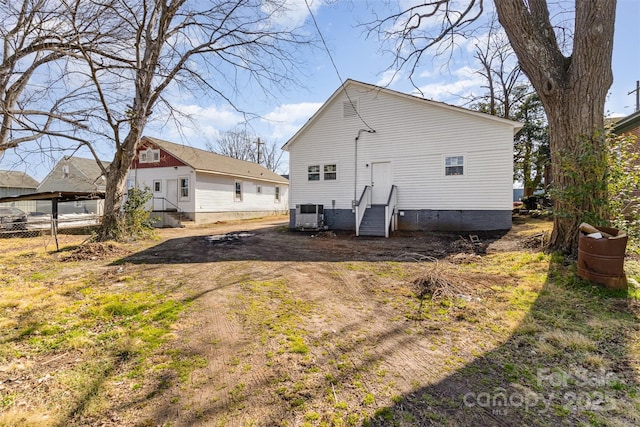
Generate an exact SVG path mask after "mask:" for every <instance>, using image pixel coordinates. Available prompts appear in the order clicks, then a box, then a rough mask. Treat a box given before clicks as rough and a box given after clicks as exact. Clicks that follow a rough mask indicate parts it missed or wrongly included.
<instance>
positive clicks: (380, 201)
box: [371, 162, 392, 205]
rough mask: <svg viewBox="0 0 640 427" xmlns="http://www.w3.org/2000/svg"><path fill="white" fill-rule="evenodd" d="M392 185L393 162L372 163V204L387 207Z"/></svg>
mask: <svg viewBox="0 0 640 427" xmlns="http://www.w3.org/2000/svg"><path fill="white" fill-rule="evenodd" d="M391 184H392V180H391V162H375V163H371V190H372V192H371V204H373V205H386V204H387V199H388V198H389V192H390V191H391Z"/></svg>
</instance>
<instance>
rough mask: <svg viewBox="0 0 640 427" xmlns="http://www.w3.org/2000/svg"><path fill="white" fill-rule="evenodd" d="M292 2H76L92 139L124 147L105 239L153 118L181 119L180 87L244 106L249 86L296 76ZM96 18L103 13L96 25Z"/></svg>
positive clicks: (113, 229) (73, 16)
mask: <svg viewBox="0 0 640 427" xmlns="http://www.w3.org/2000/svg"><path fill="white" fill-rule="evenodd" d="M285 6H286V2H285V1H284V0H267V1H259V0H212V1H207V2H199V1H196V0H164V1H161V0H142V1H140V0H135V1H134V0H102V1H98V0H86V1H78V2H76V3H74V4H70V5H69V6H68V8H67V10H65V12H66V14H67V15H68V16H70V20H71V21H72V22H73V24H74V29H75V31H76V34H77V35H78V39H77V40H76V41H77V45H78V47H79V48H78V50H77V55H76V56H77V57H78V58H80V60H81V63H79V64H78V65H77V67H78V68H80V69H81V70H82V73H84V77H85V78H86V79H87V80H88V81H90V82H91V84H92V85H93V88H94V89H93V93H92V95H91V96H87V97H85V99H84V100H83V103H82V105H84V106H85V108H86V109H87V111H88V113H87V119H88V120H89V121H90V122H91V132H92V134H91V135H90V138H92V139H91V141H92V142H91V145H92V146H94V147H96V146H104V145H105V144H110V145H111V146H112V148H113V151H114V153H115V154H114V156H113V160H112V162H111V165H110V167H109V169H108V170H105V171H104V172H105V175H106V178H107V184H106V188H107V189H106V197H105V209H104V211H105V214H104V218H103V222H102V226H101V229H100V231H99V233H98V239H100V240H106V239H111V238H116V237H117V235H116V234H117V224H118V216H119V212H120V207H121V204H122V200H123V195H124V190H125V183H126V177H127V173H128V171H129V168H130V165H131V162H132V160H133V159H134V158H135V156H136V153H137V148H138V145H139V143H140V140H141V137H142V136H143V132H144V130H145V127H146V126H147V124H148V122H149V120H150V118H151V116H152V115H153V114H154V112H155V113H156V114H158V111H160V113H161V114H163V115H164V116H165V117H167V116H174V117H179V114H180V112H179V111H177V110H176V108H175V102H174V101H173V100H174V99H176V98H173V97H172V96H171V95H172V93H173V94H174V96H175V95H177V94H182V93H193V94H195V95H196V97H197V98H202V97H207V96H208V97H211V98H217V99H223V100H224V101H226V102H228V103H230V104H231V105H232V106H234V108H236V109H238V110H239V108H237V107H236V106H235V105H234V103H233V100H232V99H233V95H234V93H235V91H237V90H239V89H238V88H239V87H241V86H242V85H247V84H257V85H258V87H261V88H262V89H263V90H264V92H265V93H268V92H270V91H271V89H272V87H273V86H278V85H284V84H285V83H291V82H292V80H293V77H292V76H293V74H292V73H293V72H294V71H295V64H296V57H297V55H296V54H295V52H294V49H295V48H296V47H297V46H302V45H304V44H306V40H305V39H304V38H303V37H300V36H299V35H298V34H297V29H292V28H284V27H282V26H280V25H278V24H277V23H276V20H275V19H274V17H276V16H277V15H278V14H280V13H282V12H283V10H284V8H285ZM88 15H96V16H99V17H100V19H99V20H98V22H96V23H95V25H87V22H86V17H87V16H88ZM93 32H96V33H100V34H103V37H102V39H101V40H100V43H96V44H93V45H90V46H86V43H81V41H82V40H83V39H85V38H86V36H85V35H86V34H87V33H93ZM176 97H177V96H176ZM90 138H89V136H88V137H86V138H85V139H86V140H87V141H89V140H90Z"/></svg>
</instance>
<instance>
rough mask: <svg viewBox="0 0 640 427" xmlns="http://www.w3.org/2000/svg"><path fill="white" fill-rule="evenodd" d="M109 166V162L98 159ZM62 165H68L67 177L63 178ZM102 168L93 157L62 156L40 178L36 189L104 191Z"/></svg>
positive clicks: (106, 166) (40, 190)
mask: <svg viewBox="0 0 640 427" xmlns="http://www.w3.org/2000/svg"><path fill="white" fill-rule="evenodd" d="M100 163H102V166H104V167H105V169H106V168H109V164H110V163H109V162H104V161H100ZM63 165H69V166H70V168H69V177H68V178H64V176H63V172H62V171H61V169H62V166H63ZM102 175H103V173H102V169H100V166H98V163H97V162H96V161H95V159H85V158H82V157H69V156H65V157H63V158H62V159H61V160H60V161H59V162H58V163H57V164H56V165H55V166H54V168H53V169H52V170H51V172H49V174H48V175H47V176H46V177H45V179H43V180H42V182H41V183H40V185H39V186H38V191H39V192H43V191H88V192H91V191H104V190H105V184H106V182H105V181H104V179H103V178H102Z"/></svg>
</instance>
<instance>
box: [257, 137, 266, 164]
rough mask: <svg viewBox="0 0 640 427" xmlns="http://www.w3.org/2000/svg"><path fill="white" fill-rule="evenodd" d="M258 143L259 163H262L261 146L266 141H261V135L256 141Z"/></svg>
mask: <svg viewBox="0 0 640 427" xmlns="http://www.w3.org/2000/svg"><path fill="white" fill-rule="evenodd" d="M256 145H257V146H258V164H260V160H261V159H260V146H261V145H264V142H261V141H260V137H258V140H257V141H256Z"/></svg>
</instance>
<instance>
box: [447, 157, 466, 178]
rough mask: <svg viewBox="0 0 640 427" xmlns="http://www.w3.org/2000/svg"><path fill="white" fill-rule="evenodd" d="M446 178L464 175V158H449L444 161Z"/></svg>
mask: <svg viewBox="0 0 640 427" xmlns="http://www.w3.org/2000/svg"><path fill="white" fill-rule="evenodd" d="M444 174H445V175H446V176H453V175H464V156H449V157H445V159H444Z"/></svg>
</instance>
